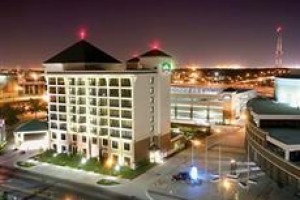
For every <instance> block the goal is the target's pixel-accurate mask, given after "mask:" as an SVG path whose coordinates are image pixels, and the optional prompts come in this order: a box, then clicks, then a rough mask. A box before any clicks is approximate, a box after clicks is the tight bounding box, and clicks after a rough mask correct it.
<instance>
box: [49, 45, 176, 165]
mask: <svg viewBox="0 0 300 200" xmlns="http://www.w3.org/2000/svg"><path fill="white" fill-rule="evenodd" d="M157 52H158V50H151V51H149V52H147V53H145V54H143V55H141V56H140V58H139V59H138V62H139V64H138V65H137V66H138V67H129V66H128V65H127V66H126V65H123V64H122V63H121V62H120V61H118V60H117V59H115V58H113V57H112V56H110V55H108V54H107V53H105V52H103V51H101V50H100V49H98V48H97V47H95V46H93V45H92V44H90V43H88V42H86V41H84V40H81V41H79V42H77V43H76V44H74V45H72V46H71V47H69V48H67V49H65V50H64V51H62V52H61V53H58V54H57V55H55V56H54V57H52V58H50V59H49V60H47V61H46V62H44V66H45V68H46V81H47V93H48V96H49V99H50V101H49V104H48V109H49V110H48V120H49V133H50V148H51V149H53V150H55V151H57V152H59V153H60V152H73V153H81V154H83V155H84V156H86V157H88V158H89V157H97V158H99V159H101V160H106V159H113V160H114V163H115V164H117V163H118V164H120V165H128V166H131V167H135V165H136V163H137V162H138V161H141V160H143V159H148V158H149V156H151V155H150V150H151V149H152V147H153V146H157V147H158V148H159V154H158V158H157V159H158V160H159V159H161V157H163V156H165V155H166V154H167V153H168V151H169V149H170V132H169V131H170V108H169V104H170V101H169V98H170V95H169V94H170V91H169V90H170V73H169V69H168V68H167V67H172V64H173V62H172V58H171V56H169V55H167V54H165V53H163V52H162V51H159V52H161V53H160V54H157ZM127 64H128V63H127ZM158 160H156V161H158Z"/></svg>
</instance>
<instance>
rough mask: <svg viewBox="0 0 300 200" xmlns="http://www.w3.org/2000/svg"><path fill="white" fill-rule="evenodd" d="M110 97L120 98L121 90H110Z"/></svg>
mask: <svg viewBox="0 0 300 200" xmlns="http://www.w3.org/2000/svg"><path fill="white" fill-rule="evenodd" d="M109 96H111V97H119V89H110V90H109Z"/></svg>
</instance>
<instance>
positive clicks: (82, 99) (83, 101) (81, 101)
mask: <svg viewBox="0 0 300 200" xmlns="http://www.w3.org/2000/svg"><path fill="white" fill-rule="evenodd" d="M77 104H79V105H84V104H85V97H78V99H77Z"/></svg>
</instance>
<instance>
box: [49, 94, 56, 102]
mask: <svg viewBox="0 0 300 200" xmlns="http://www.w3.org/2000/svg"><path fill="white" fill-rule="evenodd" d="M50 102H52V103H55V102H56V96H53V95H51V96H50Z"/></svg>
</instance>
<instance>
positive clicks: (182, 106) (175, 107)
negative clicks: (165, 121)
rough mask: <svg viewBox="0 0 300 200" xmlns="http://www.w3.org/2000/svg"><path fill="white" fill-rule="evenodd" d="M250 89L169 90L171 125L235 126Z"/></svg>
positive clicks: (250, 96) (250, 97)
mask: <svg viewBox="0 0 300 200" xmlns="http://www.w3.org/2000/svg"><path fill="white" fill-rule="evenodd" d="M254 97H256V92H255V91H254V90H247V89H233V88H227V89H222V88H209V87H196V86H195V87H188V86H172V87H171V119H172V122H173V123H182V124H184V123H187V124H218V123H219V124H235V123H236V121H237V120H239V119H240V118H241V117H242V113H243V111H244V110H245V109H246V103H247V101H248V100H249V99H252V98H254Z"/></svg>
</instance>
